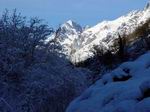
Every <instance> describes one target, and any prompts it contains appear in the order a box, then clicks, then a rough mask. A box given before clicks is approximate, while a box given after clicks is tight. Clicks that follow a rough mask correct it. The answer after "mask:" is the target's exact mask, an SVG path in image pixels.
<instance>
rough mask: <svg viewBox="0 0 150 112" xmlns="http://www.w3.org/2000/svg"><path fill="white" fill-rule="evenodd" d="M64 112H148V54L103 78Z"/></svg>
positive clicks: (149, 99)
mask: <svg viewBox="0 0 150 112" xmlns="http://www.w3.org/2000/svg"><path fill="white" fill-rule="evenodd" d="M66 112H150V52H148V53H146V54H144V55H143V56H141V57H140V58H138V59H137V60H136V61H133V62H125V63H123V64H122V65H120V66H119V67H118V68H117V69H115V70H113V71H112V72H110V73H108V74H105V75H103V76H102V78H101V79H100V80H98V81H97V82H96V83H95V84H94V85H92V86H91V87H90V88H89V89H87V90H86V91H85V92H84V93H83V94H82V95H81V96H79V97H78V98H77V99H75V100H74V101H73V102H72V103H71V104H70V105H69V107H68V108H67V110H66Z"/></svg>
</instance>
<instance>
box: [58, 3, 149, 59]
mask: <svg viewBox="0 0 150 112" xmlns="http://www.w3.org/2000/svg"><path fill="white" fill-rule="evenodd" d="M148 19H150V7H149V4H148V5H147V6H146V7H145V8H144V9H143V10H136V11H132V12H130V13H129V14H127V15H125V16H122V17H120V18H118V19H116V20H113V21H103V22H101V23H99V24H97V25H95V26H93V27H85V28H82V27H81V26H80V25H79V24H77V23H75V22H74V21H72V20H69V21H67V22H65V23H64V24H62V25H61V26H60V28H61V33H60V36H59V42H60V44H61V45H62V47H63V50H62V52H63V53H64V54H65V55H67V57H68V58H69V59H70V60H71V61H72V62H80V61H84V60H86V59H88V58H90V57H91V56H93V53H92V52H91V49H92V48H93V46H94V45H102V46H104V47H105V48H106V49H108V48H109V47H110V46H111V45H112V44H113V41H114V40H115V39H116V38H118V33H120V34H121V35H123V34H130V33H132V32H133V31H134V30H135V29H136V28H137V27H139V26H141V25H143V24H144V23H145V22H146V21H147V20H148Z"/></svg>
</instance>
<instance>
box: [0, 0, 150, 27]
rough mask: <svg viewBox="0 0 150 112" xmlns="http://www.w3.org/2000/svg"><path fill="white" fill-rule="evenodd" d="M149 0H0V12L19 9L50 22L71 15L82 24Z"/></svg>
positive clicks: (115, 16) (67, 18)
mask: <svg viewBox="0 0 150 112" xmlns="http://www.w3.org/2000/svg"><path fill="white" fill-rule="evenodd" d="M148 1H149V0H0V13H2V11H3V10H4V9H5V8H7V9H9V10H12V9H14V8H16V9H18V11H19V12H21V13H22V15H25V16H27V17H34V16H38V17H40V18H42V19H45V20H46V21H47V22H48V23H49V24H50V25H51V26H53V27H56V26H58V25H59V24H61V23H63V22H65V21H67V20H69V19H72V20H74V21H76V22H78V23H79V24H81V25H91V26H92V25H95V24H97V23H98V22H101V21H103V20H112V19H115V18H117V17H119V16H121V15H124V14H127V13H128V12H129V11H131V10H134V9H142V8H144V6H145V5H146V3H147V2H148Z"/></svg>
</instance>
